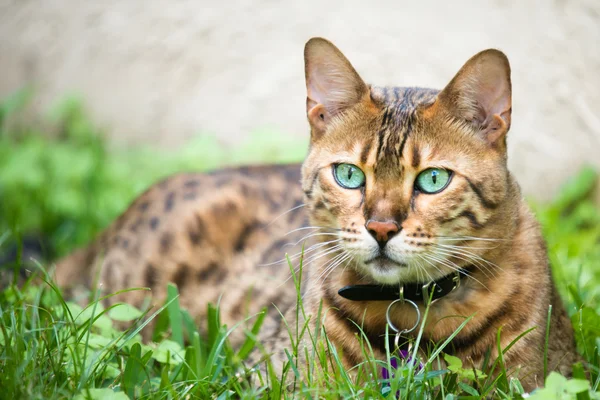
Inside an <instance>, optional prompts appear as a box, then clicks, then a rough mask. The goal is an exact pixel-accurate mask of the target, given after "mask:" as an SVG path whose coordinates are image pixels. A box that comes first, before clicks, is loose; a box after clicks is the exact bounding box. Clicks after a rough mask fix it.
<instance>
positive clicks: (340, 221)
mask: <svg viewBox="0 0 600 400" xmlns="http://www.w3.org/2000/svg"><path fill="white" fill-rule="evenodd" d="M304 56H305V74H306V86H307V101H306V110H307V117H308V121H309V124H310V146H309V149H308V154H307V156H306V159H305V161H304V163H303V164H302V165H301V166H300V165H270V166H252V167H241V168H231V169H224V170H220V171H215V172H212V173H207V174H202V173H183V174H178V175H175V176H172V177H169V178H167V179H165V180H163V181H162V182H159V183H157V184H156V185H154V186H152V187H150V188H149V189H148V190H147V191H146V192H145V193H144V194H142V195H141V196H140V197H138V198H137V199H136V200H135V201H134V202H133V203H132V204H131V205H130V206H129V208H128V209H127V211H125V213H123V214H122V215H121V216H120V217H119V218H118V219H117V220H116V221H115V222H114V223H113V224H112V225H111V226H110V227H109V228H108V229H107V230H106V231H105V232H104V233H103V234H101V235H100V236H99V238H98V239H97V240H96V241H95V242H94V243H92V244H91V245H90V246H88V247H87V248H84V249H80V250H78V251H76V252H74V253H73V254H72V255H70V256H68V257H66V258H65V259H63V260H60V261H59V262H58V263H57V268H56V272H55V273H56V279H57V282H58V283H59V285H61V286H63V287H65V288H72V289H76V288H77V287H80V286H82V285H83V286H87V287H89V286H91V285H92V283H93V281H94V279H95V278H96V277H98V279H99V282H100V283H101V284H102V287H103V288H104V290H106V291H107V292H114V291H117V290H119V289H123V288H127V287H139V286H145V287H149V288H150V289H151V293H152V296H153V301H154V302H155V303H157V302H159V301H161V300H162V299H164V298H165V295H166V294H165V290H166V283H167V282H168V281H171V282H174V283H175V284H177V286H178V288H179V291H180V294H181V298H180V301H181V304H182V306H183V307H185V308H187V309H188V310H189V311H190V313H191V314H192V315H193V316H194V317H195V318H196V321H197V322H198V324H199V325H200V326H203V321H204V318H205V310H206V303H207V302H213V303H214V302H216V301H217V300H219V298H220V297H219V296H221V295H222V298H220V307H221V315H222V318H223V320H224V322H225V323H227V324H228V325H229V326H231V325H232V324H233V323H235V322H239V321H241V320H243V319H244V317H245V316H247V315H253V314H254V313H257V312H259V311H260V309H261V308H262V307H264V306H267V307H268V318H267V319H266V321H267V322H266V323H265V326H264V327H263V329H262V331H261V334H260V338H261V341H262V342H263V343H264V344H265V348H266V349H269V351H270V352H271V353H272V354H273V359H278V358H279V359H281V358H282V357H284V356H282V354H283V353H282V349H283V348H285V347H286V346H289V339H288V338H287V332H284V329H283V325H282V322H281V316H280V312H281V313H283V314H285V315H286V316H289V317H290V318H293V316H294V315H295V307H296V301H297V294H296V290H295V287H294V281H293V279H290V275H291V271H290V268H289V266H288V264H287V262H286V260H285V259H283V260H282V258H283V255H284V254H285V252H288V254H290V261H291V262H292V263H293V264H297V263H298V261H299V260H300V258H302V260H303V265H304V268H303V280H302V297H303V300H304V307H305V309H306V310H307V312H308V314H309V315H312V316H313V318H314V317H315V316H316V313H317V310H318V309H319V307H320V306H322V307H323V310H327V312H324V313H323V315H326V316H325V317H324V320H323V326H324V328H325V330H326V332H327V334H328V337H329V339H330V340H331V342H332V343H333V344H334V345H335V346H336V348H337V349H338V350H339V353H340V354H342V355H343V362H344V364H345V365H346V366H347V367H348V368H350V367H351V366H354V365H356V364H358V363H360V362H361V361H362V360H363V351H362V347H361V344H360V341H359V340H358V339H357V336H356V333H357V332H358V327H357V326H361V328H362V330H363V332H364V335H365V336H366V337H367V338H368V340H369V342H370V345H371V347H372V348H373V352H374V354H375V356H376V357H379V358H381V359H383V358H384V357H385V346H386V341H387V339H386V338H385V335H384V334H385V332H386V326H389V327H390V328H393V329H398V330H405V331H409V330H411V329H412V330H411V331H410V332H404V334H403V337H413V338H414V337H415V335H416V334H417V331H418V329H416V328H417V325H419V323H421V322H422V321H421V315H423V313H424V311H425V307H426V304H427V303H429V302H430V301H431V303H430V305H429V315H428V318H427V320H426V321H425V324H424V327H423V332H422V335H423V337H422V343H429V342H432V341H433V342H440V341H442V340H444V339H446V338H448V337H449V336H450V335H451V334H452V333H453V332H454V331H455V330H457V329H458V328H459V326H460V325H461V324H462V323H463V322H464V321H465V318H467V317H471V318H472V319H471V320H470V321H469V322H468V323H467V324H466V325H465V326H464V328H463V329H462V330H460V331H459V333H458V334H457V335H456V336H455V337H454V338H453V339H452V340H451V342H450V344H449V345H448V346H447V348H446V349H445V351H446V352H447V353H450V354H453V355H455V356H458V357H460V358H461V359H462V360H463V361H464V362H466V363H467V364H468V365H472V366H476V367H479V366H481V364H482V362H483V359H484V358H485V356H486V354H487V353H488V352H491V353H490V354H491V356H492V357H493V358H495V357H497V356H498V353H497V332H498V330H499V329H500V328H502V330H501V343H500V345H501V347H502V348H505V347H506V346H507V345H508V344H509V343H510V342H511V341H513V340H514V339H515V338H517V337H518V336H519V335H520V334H522V333H523V332H525V331H526V330H527V329H529V328H535V329H534V330H533V331H532V332H529V333H528V334H527V335H525V336H524V337H523V338H522V339H520V340H518V341H517V342H516V343H515V344H514V345H513V347H512V348H511V349H510V350H509V351H508V352H507V353H506V354H504V356H503V357H504V363H505V365H506V368H507V370H510V371H514V370H520V373H519V377H520V379H521V382H522V384H523V385H524V387H525V388H526V389H527V390H530V389H532V388H534V387H536V386H539V385H542V384H543V379H544V377H543V371H544V368H543V364H544V360H543V355H544V340H545V331H546V324H547V314H548V308H549V306H550V305H552V316H551V321H550V327H551V329H550V336H549V342H548V348H547V354H548V365H549V368H550V369H551V370H558V371H560V372H561V373H562V374H567V375H568V374H569V373H570V368H571V365H572V363H573V362H575V361H576V360H577V357H578V356H577V353H576V350H575V343H574V337H573V330H572V327H571V325H570V320H569V318H568V316H567V313H566V311H565V309H564V306H563V305H562V303H561V300H560V298H559V296H558V294H557V290H556V288H555V285H554V283H553V280H552V275H551V272H550V268H549V264H548V259H547V254H546V247H545V244H544V240H543V238H542V235H541V232H540V228H539V226H538V223H537V222H536V220H535V219H534V217H533V215H532V213H531V211H530V210H529V209H528V206H527V205H526V203H525V202H524V200H523V198H522V196H521V192H520V189H519V186H518V184H517V182H516V181H515V179H514V177H513V175H512V174H511V173H510V172H509V171H508V169H507V147H506V137H507V133H508V131H509V129H510V125H511V104H512V103H511V101H512V100H511V90H512V88H511V79H510V66H509V62H508V59H507V57H506V56H505V55H504V54H503V53H502V52H500V51H498V50H494V49H489V50H485V51H482V52H480V53H478V54H476V55H475V56H473V57H472V58H471V59H469V60H468V61H467V62H466V63H465V64H464V66H463V67H462V68H461V69H460V70H459V72H458V73H457V74H456V75H455V76H454V78H452V80H451V81H450V83H449V84H448V85H447V86H446V87H445V88H444V89H443V90H441V91H440V90H433V89H422V88H415V87H376V86H371V85H367V84H366V83H365V82H364V81H363V80H362V78H361V77H360V76H359V75H358V73H357V72H356V70H355V69H354V68H353V66H352V65H351V64H350V62H349V61H348V60H347V59H346V57H345V56H344V55H343V54H342V53H341V52H340V51H339V50H338V49H337V48H336V47H335V46H334V45H333V44H332V43H330V42H329V41H327V40H325V39H322V38H313V39H311V40H309V41H308V42H307V44H306V47H305V52H304ZM305 243H306V244H305ZM286 244H290V245H291V246H289V247H286ZM303 245H305V247H304V252H302V246H303ZM147 296H148V294H147V292H142V291H134V292H128V293H125V294H121V295H119V296H116V297H114V298H111V299H109V301H111V302H115V301H122V300H124V301H128V302H130V303H132V304H135V305H138V306H139V305H141V304H143V302H144V300H145V298H146V297H147ZM400 298H402V299H403V300H399V299H400ZM392 302H393V304H392ZM273 305H276V306H277V308H275V307H274V306H273ZM386 316H388V318H386ZM241 340H243V335H237V336H235V335H234V336H233V337H232V341H233V344H234V345H239V344H240V343H241V342H240V341H241Z"/></svg>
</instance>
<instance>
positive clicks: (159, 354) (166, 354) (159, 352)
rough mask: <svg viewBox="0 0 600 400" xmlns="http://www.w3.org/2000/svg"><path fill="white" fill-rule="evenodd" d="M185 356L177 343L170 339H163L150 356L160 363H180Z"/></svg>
mask: <svg viewBox="0 0 600 400" xmlns="http://www.w3.org/2000/svg"><path fill="white" fill-rule="evenodd" d="M184 357H185V352H184V350H183V348H182V347H181V346H180V345H179V343H177V342H174V341H172V340H163V341H162V342H161V343H160V344H159V345H158V347H157V348H156V350H155V351H154V353H153V354H152V358H154V359H155V360H156V361H158V362H159V363H161V364H172V365H178V364H181V362H182V360H183V359H184Z"/></svg>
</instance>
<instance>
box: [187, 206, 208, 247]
mask: <svg viewBox="0 0 600 400" xmlns="http://www.w3.org/2000/svg"><path fill="white" fill-rule="evenodd" d="M205 232H206V227H205V225H204V221H203V220H202V217H200V216H199V215H198V214H196V215H195V216H194V224H193V225H192V226H190V227H189V228H188V237H189V238H190V242H192V244H193V245H194V246H197V245H199V244H200V241H201V240H202V236H204V233H205Z"/></svg>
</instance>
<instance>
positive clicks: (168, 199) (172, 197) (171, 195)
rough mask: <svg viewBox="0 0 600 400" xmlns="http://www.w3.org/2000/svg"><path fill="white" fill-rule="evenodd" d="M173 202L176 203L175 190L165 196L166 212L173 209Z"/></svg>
mask: <svg viewBox="0 0 600 400" xmlns="http://www.w3.org/2000/svg"><path fill="white" fill-rule="evenodd" d="M173 204H175V192H173V191H171V192H169V193H168V194H167V197H166V198H165V212H169V211H171V210H172V209H173Z"/></svg>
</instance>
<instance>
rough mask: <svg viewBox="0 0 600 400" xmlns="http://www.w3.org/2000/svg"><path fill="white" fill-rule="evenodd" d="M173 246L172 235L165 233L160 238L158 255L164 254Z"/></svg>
mask: <svg viewBox="0 0 600 400" xmlns="http://www.w3.org/2000/svg"><path fill="white" fill-rule="evenodd" d="M172 244H173V234H172V233H171V232H165V233H163V234H162V236H161V237H160V253H161V254H165V253H167V252H168V251H169V250H170V249H171V245H172Z"/></svg>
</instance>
